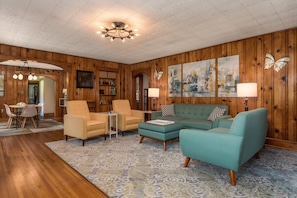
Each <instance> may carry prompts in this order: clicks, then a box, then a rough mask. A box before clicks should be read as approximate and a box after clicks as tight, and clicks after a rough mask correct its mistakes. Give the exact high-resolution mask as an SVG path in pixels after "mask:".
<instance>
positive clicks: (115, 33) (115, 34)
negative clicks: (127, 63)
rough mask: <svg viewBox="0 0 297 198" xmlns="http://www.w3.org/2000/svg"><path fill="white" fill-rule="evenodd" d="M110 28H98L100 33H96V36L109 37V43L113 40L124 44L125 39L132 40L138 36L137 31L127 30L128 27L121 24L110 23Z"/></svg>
mask: <svg viewBox="0 0 297 198" xmlns="http://www.w3.org/2000/svg"><path fill="white" fill-rule="evenodd" d="M111 25H112V28H110V29H109V28H106V27H103V26H100V28H101V29H102V31H98V32H97V34H101V37H102V38H104V37H110V41H114V39H121V40H122V42H125V39H126V38H128V39H134V36H139V34H137V33H136V32H137V30H127V27H128V25H127V24H125V23H123V22H112V23H111Z"/></svg>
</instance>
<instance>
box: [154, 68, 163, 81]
mask: <svg viewBox="0 0 297 198" xmlns="http://www.w3.org/2000/svg"><path fill="white" fill-rule="evenodd" d="M162 75H163V72H162V71H159V72H158V71H157V69H155V72H154V78H157V79H158V80H160V78H161V77H162Z"/></svg>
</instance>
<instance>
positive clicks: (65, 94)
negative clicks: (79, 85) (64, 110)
mask: <svg viewBox="0 0 297 198" xmlns="http://www.w3.org/2000/svg"><path fill="white" fill-rule="evenodd" d="M62 93H63V94H64V98H65V99H66V98H67V89H65V88H64V89H63V91H62Z"/></svg>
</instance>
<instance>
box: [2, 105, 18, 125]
mask: <svg viewBox="0 0 297 198" xmlns="http://www.w3.org/2000/svg"><path fill="white" fill-rule="evenodd" d="M4 106H5V110H6V114H7V116H8V121H7V128H8V129H9V128H10V127H11V123H12V121H13V120H15V121H16V120H17V116H16V114H14V113H12V112H11V111H10V108H9V106H8V105H7V104H4Z"/></svg>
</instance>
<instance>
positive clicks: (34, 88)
mask: <svg viewBox="0 0 297 198" xmlns="http://www.w3.org/2000/svg"><path fill="white" fill-rule="evenodd" d="M38 92H39V84H38V82H33V83H31V82H29V84H28V103H29V104H38V103H39V97H38V96H39V93H38Z"/></svg>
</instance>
